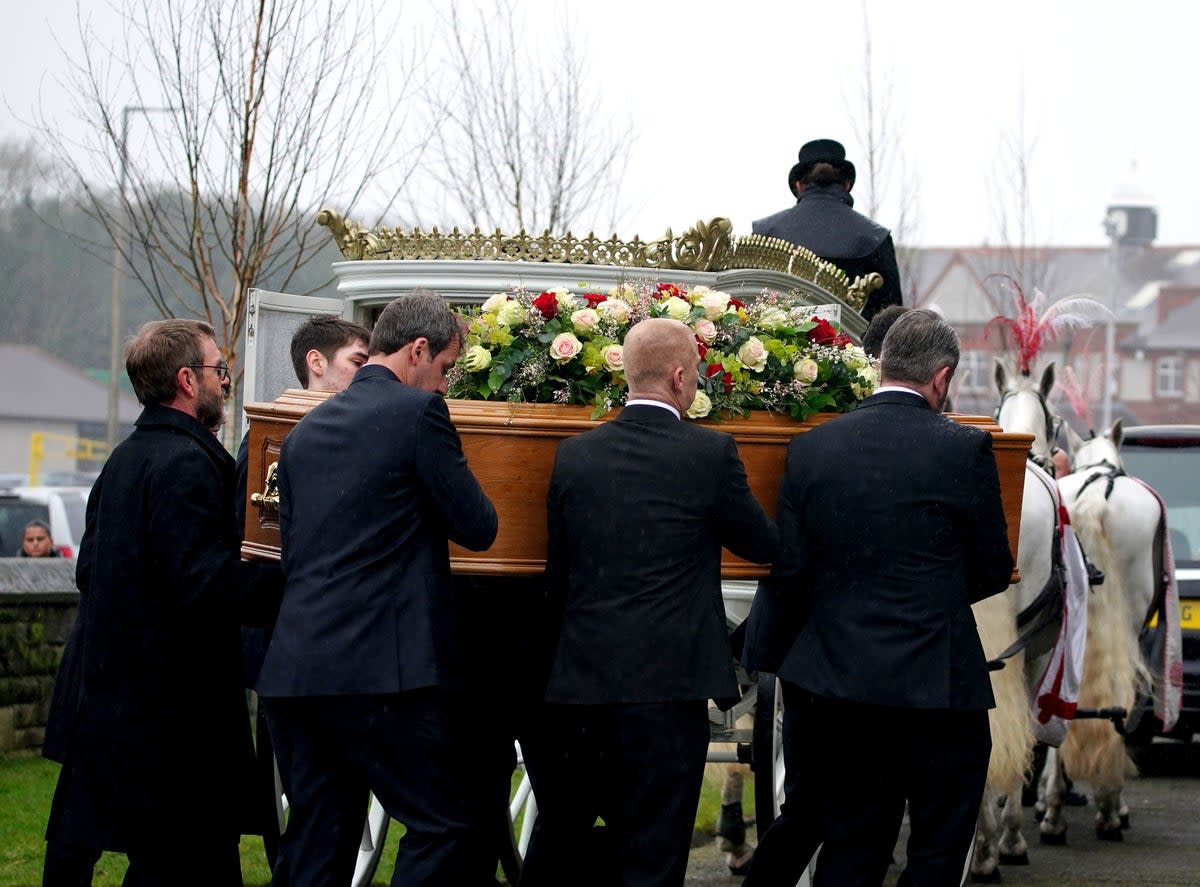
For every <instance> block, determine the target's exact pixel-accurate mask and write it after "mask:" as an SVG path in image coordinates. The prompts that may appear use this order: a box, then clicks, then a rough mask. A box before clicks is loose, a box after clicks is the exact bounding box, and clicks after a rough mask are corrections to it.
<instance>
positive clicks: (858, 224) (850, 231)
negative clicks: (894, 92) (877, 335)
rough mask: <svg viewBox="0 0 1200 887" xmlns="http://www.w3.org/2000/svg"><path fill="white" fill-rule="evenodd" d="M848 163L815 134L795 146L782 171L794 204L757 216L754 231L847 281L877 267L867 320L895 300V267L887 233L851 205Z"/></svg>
mask: <svg viewBox="0 0 1200 887" xmlns="http://www.w3.org/2000/svg"><path fill="white" fill-rule="evenodd" d="M853 187H854V164H853V163H851V162H850V161H849V160H847V159H846V149H845V148H844V147H842V145H841V143H840V142H835V141H834V140H833V139H816V140H814V141H811V142H807V143H805V145H804V146H803V147H802V148H801V149H800V153H799V155H798V160H797V163H796V164H795V165H794V166H792V168H791V170H789V171H788V189H789V190H790V191H791V192H792V195H793V196H794V197H795V198H796V205H795V206H793V207H790V208H789V209H785V210H783V211H781V212H777V213H775V214H774V215H772V216H767V217H766V218H765V219H759V220H758V221H757V222H755V223H754V224H753V226H752V228H751V230H753V232H754V233H755V234H763V235H766V236H768V237H778V238H780V239H781V240H786V241H787V242H788V243H792V244H795V245H797V246H802V247H804V248H805V249H808V250H811V251H812V252H814V253H816V254H817V255H818V256H820V257H821V258H822V259H825V260H826V261H827V262H831V263H833V264H834V265H836V266H837V267H839V268H841V269H842V270H843V271H845V272H846V276H847V277H849V278H850V280H852V281H853V280H854V279H855V278H858V277H863V276H865V275H867V274H870V273H871V272H873V271H875V272H878V273H879V274H880V275H882V277H883V286H882V287H881V288H880V289H877V290H875V292H873V293H871V294H870V296H868V297H867V302H866V304H865V305H863V308H862V311H861V314H862V316H863V317H864V318H866V319H867V320H870V319H871V318H872V317H874V316H875V312H877V311H879V310H880V309H881V308H883V307H885V306H887V305H899V304H901V303H902V302H903V301H904V299H903V296H902V295H901V293H900V268H899V266H898V265H897V264H896V248H895V246H894V245H893V244H892V234H891V232H890V231H888V230H887V228H884V227H883V226H882V225H878V224H876V223H875V222H873V221H871V220H870V219H868V218H867V217H866V216H864V215H862V214H861V213H858V212H855V210H854V198H853V197H851V196H850V189H851V188H853Z"/></svg>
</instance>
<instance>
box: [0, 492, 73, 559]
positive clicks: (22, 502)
mask: <svg viewBox="0 0 1200 887" xmlns="http://www.w3.org/2000/svg"><path fill="white" fill-rule="evenodd" d="M90 490H91V488H90V487H12V488H11V489H8V490H0V556H3V557H12V556H13V555H15V554H16V553H17V551H18V550H19V549H20V547H21V539H22V535H23V533H24V530H25V525H26V524H27V523H29V522H30V521H31V520H44V521H45V522H46V523H48V524H49V525H50V535H51V536H52V537H54V547H55V548H57V549H58V553H59V554H61V555H62V556H63V557H74V556H75V554H76V552H77V551H78V550H79V540H80V539H81V538H83V521H84V511H85V509H86V506H87V499H88V493H89V492H90Z"/></svg>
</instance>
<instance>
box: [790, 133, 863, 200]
mask: <svg viewBox="0 0 1200 887" xmlns="http://www.w3.org/2000/svg"><path fill="white" fill-rule="evenodd" d="M818 163H831V164H833V166H834V167H836V168H837V169H839V170H841V171H842V172H843V173H845V174H846V176H847V177H848V178H849V179H850V184H851V185H853V184H854V164H853V163H851V162H850V161H849V160H847V159H846V149H845V148H844V147H843V146H842V143H841V142H835V141H834V140H833V139H814V140H813V141H811V142H805V143H804V145H803V146H802V147H801V148H800V153H799V155H798V159H797V163H796V164H795V165H794V166H793V167H792V168H791V170H789V172H788V190H789V191H791V190H792V183H793V182H795V181H796V180H797V179H799V178H803V176H804V175H805V173H807V172H808V171H809V170H810V169H812V168H813V167H814V166H816V165H817V164H818ZM793 193H795V192H793Z"/></svg>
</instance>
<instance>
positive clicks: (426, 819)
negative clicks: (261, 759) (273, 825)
mask: <svg viewBox="0 0 1200 887" xmlns="http://www.w3.org/2000/svg"><path fill="white" fill-rule="evenodd" d="M263 702H264V705H265V707H266V712H267V720H268V722H269V724H270V728H271V738H272V740H273V741H274V743H275V755H276V758H277V760H278V762H279V771H280V778H281V779H282V781H283V787H284V791H285V792H287V796H288V802H289V814H288V822H287V829H286V831H285V832H284V834H283V837H282V839H281V841H280V848H279V858H278V861H277V862H276V865H275V871H274V872H273V878H272V884H273V885H274V887H324V885H329V884H348V883H350V880H351V878H352V876H353V873H354V864H355V859H356V856H357V852H358V846H359V842H360V841H361V839H362V829H363V821H364V818H365V817H366V812H367V800H368V793H369V792H374V794H375V797H376V798H377V799H378V800H379V802H380V803H381V804H382V805H383V808H384V809H385V810H386V811H387V813H388V815H389V816H391V817H392V818H394V819H398V820H399V821H400V822H402V823H404V825H405V826H406V828H407V833H406V834H405V836H404V837H403V838H402V839H401V841H400V847H399V850H398V851H397V854H396V868H395V874H394V875H393V877H392V882H391V883H392V887H415V885H422V887H424V885H446V887H473V884H472V879H471V877H469V876H468V872H469V871H470V870H471V867H470V862H471V861H473V860H474V859H476V857H477V855H478V852H479V851H478V849H477V848H476V847H475V846H474V842H475V839H476V838H475V836H476V832H474V831H473V828H472V826H473V822H472V809H473V805H472V804H471V802H470V800H469V796H468V786H467V784H466V779H465V777H464V774H463V769H462V766H461V765H462V760H463V756H464V754H465V753H466V749H465V744H464V742H463V736H462V731H461V729H460V726H459V724H458V722H457V717H456V715H455V713H454V708H453V707H452V705H451V700H450V697H448V696H447V695H446V694H444V693H443V692H442V691H440V690H438V689H436V688H427V689H422V690H413V691H407V692H403V693H396V694H387V695H378V696H323V697H299V698H268V699H264V700H263Z"/></svg>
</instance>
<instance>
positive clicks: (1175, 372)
mask: <svg viewBox="0 0 1200 887" xmlns="http://www.w3.org/2000/svg"><path fill="white" fill-rule="evenodd" d="M1154 393H1155V394H1156V395H1158V396H1159V397H1183V358H1182V357H1180V356H1179V355H1177V354H1176V355H1172V356H1170V357H1160V358H1159V359H1158V363H1157V364H1156V366H1155V373H1154Z"/></svg>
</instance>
